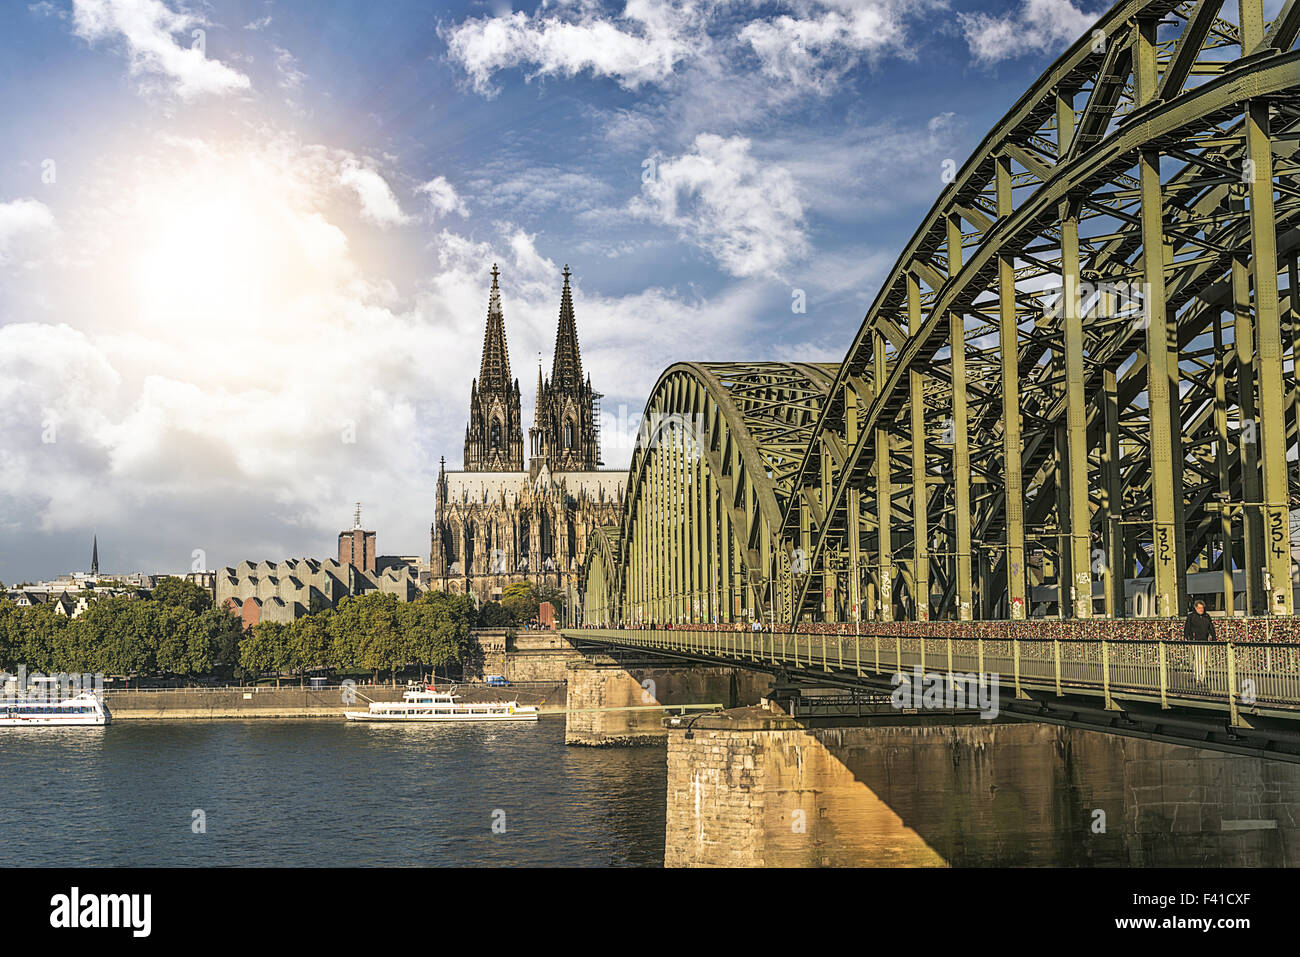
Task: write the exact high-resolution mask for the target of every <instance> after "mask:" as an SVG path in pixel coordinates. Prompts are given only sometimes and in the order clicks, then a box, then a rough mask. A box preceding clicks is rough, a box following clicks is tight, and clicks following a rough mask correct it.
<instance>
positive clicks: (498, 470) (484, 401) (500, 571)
mask: <svg viewBox="0 0 1300 957" xmlns="http://www.w3.org/2000/svg"><path fill="white" fill-rule="evenodd" d="M570 275H571V274H570V272H569V267H568V266H565V267H564V288H563V289H562V290H561V292H560V321H559V327H558V328H557V330H556V333H555V353H554V356H553V358H552V362H551V376H550V378H549V379H543V378H542V370H541V368H540V366H539V368H538V370H537V399H536V405H535V406H534V409H533V425H532V428H530V429H529V430H528V455H529V458H528V463H527V467H525V464H524V436H523V422H522V416H521V413H520V406H519V380H518V379H513V378H511V375H510V353H509V350H508V348H507V346H506V330H505V315H504V312H503V310H502V307H501V290H500V287H499V277H500V271H499V270H498V269H497V267H496V266H493V267H492V288H491V290H490V292H489V293H488V315H487V329H486V330H485V331H484V334H483V358H482V361H481V363H480V365H479V375H478V378H477V379H475V380H474V381H473V382H472V383H471V385H470V394H469V423H468V424H467V425H466V427H465V453H464V459H463V463H464V465H463V468H462V469H461V470H460V471H456V470H450V469H448V468H447V467H446V460H445V459H444V460H443V462H442V465H441V466H440V468H439V470H438V488H437V498H436V503H435V509H434V516H435V517H434V522H433V528H432V530H431V538H432V547H431V550H430V552H431V553H430V565H431V566H432V569H431V571H432V574H431V581H430V586H431V587H432V588H435V589H440V590H443V591H449V592H458V593H466V594H473V595H475V596H476V597H477V599H478V600H479V601H496V600H498V599H500V597H501V594H502V592H503V591H504V590H505V589H506V588H507V587H508V586H509V585H511V584H513V583H514V582H519V581H531V582H533V583H534V584H537V585H551V586H554V587H556V588H558V589H560V590H561V591H562V592H564V593H565V595H566V596H567V597H568V605H569V606H570V607H572V605H573V604H574V602H575V601H576V597H575V596H576V593H577V586H578V580H579V578H580V576H581V573H582V563H583V560H584V558H585V556H586V551H587V541H588V538H589V536H590V535H591V534H592V532H593V531H594V530H595V529H596V528H598V527H599V526H601V525H614V524H617V523H618V520H619V517H620V515H621V514H622V508H623V493H624V483H625V481H626V473H625V472H624V471H623V470H621V469H602V468H600V465H601V459H600V430H599V422H598V419H599V414H600V411H599V405H598V400H599V398H600V393H598V392H596V391H595V390H594V389H593V388H592V385H591V377H590V376H587V377H586V378H584V377H583V373H582V353H581V351H580V349H579V347H578V328H577V322H576V320H575V318H574V311H573V293H572V291H571V290H570V288H569V276H570Z"/></svg>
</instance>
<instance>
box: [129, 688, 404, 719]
mask: <svg viewBox="0 0 1300 957" xmlns="http://www.w3.org/2000/svg"><path fill="white" fill-rule="evenodd" d="M405 690H406V689H405V688H404V687H400V686H399V687H396V688H395V687H393V686H391V685H357V686H356V688H355V693H356V697H355V698H354V700H353V701H352V702H351V703H350V704H347V703H344V700H343V694H342V692H341V690H340V689H339V688H338V687H337V686H335V687H331V688H302V687H299V686H297V685H294V686H289V685H284V686H282V687H280V688H274V687H257V688H231V689H225V688H211V689H209V688H178V689H176V690H166V691H161V690H160V691H110V692H108V693H107V694H106V695H105V696H104V700H105V702H106V703H107V705H108V710H109V712H110V713H111V714H112V715H113V720H114V721H122V720H130V719H133V718H186V719H201V718H330V717H337V718H342V717H343V712H344V711H365V710H366V706H367V704H368V703H369V701H371V700H373V701H400V700H401V699H402V692H403V691H405Z"/></svg>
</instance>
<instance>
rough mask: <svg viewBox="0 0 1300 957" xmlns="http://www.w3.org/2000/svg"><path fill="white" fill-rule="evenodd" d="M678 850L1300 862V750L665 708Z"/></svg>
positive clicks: (802, 859) (952, 719)
mask: <svg viewBox="0 0 1300 957" xmlns="http://www.w3.org/2000/svg"><path fill="white" fill-rule="evenodd" d="M665 724H666V725H668V808H667V833H666V839H665V864H666V865H667V866H669V867H673V866H709V865H717V866H769V867H771V866H777V867H781V866H793V867H802V866H881V867H898V866H937V867H938V866H984V865H1020V866H1026V865H1029V866H1033V865H1041V866H1174V865H1194V864H1195V865H1221V866H1268V867H1285V866H1295V865H1296V864H1300V765H1298V764H1292V763H1287V762H1282V761H1275V760H1269V759H1261V758H1255V757H1247V756H1241V755H1235V754H1226V753H1221V752H1217V751H1209V750H1203V749H1198V748H1194V747H1188V746H1180V745H1173V744H1165V743H1161V742H1157V741H1152V740H1147V739H1142V738H1134V737H1124V736H1120V735H1114V734H1106V733H1102V732H1096V731H1084V730H1078V729H1071V728H1068V727H1061V726H1057V725H1048V724H1040V723H1033V722H1027V721H1017V720H997V721H984V720H981V719H980V718H979V717H978V715H975V714H965V715H963V714H953V713H945V714H935V713H928V714H927V713H920V714H915V715H907V714H898V713H893V714H886V715H877V716H874V717H867V718H857V719H846V720H839V721H837V722H830V723H829V724H823V725H822V726H817V721H816V719H802V718H800V719H794V718H791V717H790V716H789V715H788V714H786V713H784V712H783V711H782V710H781V709H780V708H778V707H777V706H775V705H771V704H767V703H766V702H765V703H764V705H763V706H759V707H742V708H736V709H732V710H728V711H725V712H717V713H712V714H701V715H698V716H695V717H684V718H680V719H673V718H669V719H666V721H665Z"/></svg>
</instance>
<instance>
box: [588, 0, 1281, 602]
mask: <svg viewBox="0 0 1300 957" xmlns="http://www.w3.org/2000/svg"><path fill="white" fill-rule="evenodd" d="M1297 34H1300V0H1287V2H1286V3H1285V5H1284V6H1283V8H1282V11H1281V13H1280V14H1279V15H1278V17H1277V18H1276V20H1274V21H1273V22H1272V23H1268V24H1266V23H1265V21H1264V19H1263V14H1262V5H1261V2H1260V0H1239V3H1238V5H1237V8H1236V10H1235V11H1230V10H1225V9H1224V0H1199V2H1195V3H1192V2H1185V3H1179V2H1173V0H1129V2H1123V3H1120V4H1118V5H1116V6H1115V7H1114V8H1113V9H1111V10H1110V11H1109V12H1108V13H1107V14H1105V15H1104V16H1103V17H1102V18H1101V19H1100V20H1099V21H1098V23H1097V24H1096V26H1095V28H1094V29H1093V30H1092V31H1090V32H1089V34H1088V35H1087V36H1085V37H1083V38H1081V39H1080V40H1079V41H1078V42H1077V43H1075V44H1074V46H1072V47H1071V48H1070V49H1069V50H1068V51H1067V52H1066V53H1065V54H1064V55H1063V56H1062V57H1061V58H1060V59H1059V60H1057V62H1056V63H1055V64H1053V65H1052V67H1051V68H1050V69H1049V70H1048V71H1047V72H1046V73H1045V74H1044V75H1043V76H1042V77H1041V78H1040V79H1039V80H1038V81H1037V82H1036V83H1035V84H1034V85H1033V86H1032V87H1031V88H1030V89H1029V90H1028V91H1027V92H1026V93H1025V94H1024V95H1023V96H1022V97H1021V98H1020V99H1019V100H1018V101H1017V103H1016V104H1015V106H1014V107H1013V108H1012V109H1011V110H1010V112H1008V113H1007V115H1006V116H1005V117H1004V118H1003V119H1002V120H1001V122H999V123H998V124H997V126H995V127H994V129H993V130H991V131H990V132H989V134H988V135H987V136H986V137H985V138H984V140H983V142H982V143H981V144H980V146H979V148H978V149H977V150H976V152H975V153H974V154H973V155H972V156H971V158H970V159H969V160H967V162H966V163H965V164H964V165H963V166H962V168H961V169H960V170H959V171H958V172H957V174H956V176H955V178H954V179H953V181H952V182H951V183H950V184H949V185H948V186H947V188H946V189H945V190H944V192H943V194H942V195H941V196H940V198H939V200H938V201H937V202H936V203H935V205H934V206H933V207H932V209H931V210H930V212H929V214H928V215H927V216H926V218H925V219H924V221H923V222H922V223H921V225H920V227H919V228H918V229H917V231H916V233H915V234H914V235H913V237H912V239H911V240H910V241H909V243H908V244H907V246H906V247H905V248H904V250H903V251H902V253H901V254H900V256H899V258H898V261H897V262H896V264H895V266H894V268H893V269H892V271H891V272H890V274H889V275H888V277H887V278H886V280H885V281H884V283H883V284H882V287H881V292H880V294H879V295H878V296H877V298H876V300H875V302H874V303H873V304H872V307H871V309H870V311H869V312H868V314H867V316H866V318H865V320H864V322H863V324H862V326H861V328H860V329H859V331H858V334H857V335H856V337H855V338H854V340H853V343H852V345H851V347H850V348H849V350H848V353H847V355H846V357H845V359H844V362H843V363H842V364H841V365H840V366H839V368H838V369H837V370H833V371H834V375H833V376H830V375H828V372H827V368H825V367H814V366H793V365H784V364H780V363H753V364H736V365H726V364H680V365H676V366H673V367H672V368H670V369H669V370H668V371H667V372H665V373H664V375H663V376H662V377H661V379H660V381H659V384H658V385H657V386H656V388H655V391H654V394H653V395H652V397H651V401H650V403H649V404H648V405H647V426H648V428H647V429H646V430H645V431H643V435H642V437H641V440H640V441H639V442H638V446H637V450H636V452H635V453H634V455H633V461H632V467H631V472H630V474H629V483H628V498H627V505H626V508H625V514H624V517H623V522H622V525H621V526H620V528H619V531H618V534H617V536H616V537H615V536H612V537H611V545H610V548H609V550H608V554H606V553H605V552H602V553H601V556H600V558H599V560H598V561H596V562H594V563H593V562H589V566H590V573H589V576H588V577H589V578H590V577H592V576H594V575H596V574H597V573H599V574H600V575H601V576H604V579H605V580H603V581H602V582H601V583H599V584H598V585H596V586H595V587H596V588H597V589H599V590H600V594H602V595H610V596H615V600H617V601H620V602H622V605H621V608H620V609H619V610H618V612H617V614H616V615H611V614H610V608H609V606H608V605H602V608H604V612H603V617H602V618H601V619H600V620H602V621H612V620H615V618H617V619H618V620H621V621H624V622H636V621H642V622H667V621H680V620H696V621H707V620H709V619H710V618H717V619H720V620H723V621H727V620H732V619H733V618H735V617H738V616H754V615H759V614H763V615H771V616H772V617H773V618H775V617H777V616H778V615H779V616H780V618H781V619H782V621H793V620H795V619H797V618H804V619H809V618H811V619H818V620H823V621H831V622H833V621H837V620H842V619H845V618H855V619H868V620H871V619H875V620H894V619H898V618H908V619H914V620H926V619H929V618H932V617H953V618H958V619H971V618H991V619H997V618H1003V619H1017V618H1022V617H1026V616H1027V615H1030V614H1043V613H1046V614H1059V615H1061V616H1063V617H1068V616H1074V617H1090V616H1093V615H1105V616H1114V617H1120V616H1124V615H1125V614H1127V613H1128V612H1127V609H1126V603H1125V579H1126V578H1127V579H1132V578H1138V579H1142V578H1145V579H1148V580H1150V582H1151V583H1152V584H1153V585H1154V593H1155V595H1156V607H1155V608H1154V609H1152V610H1153V611H1154V613H1155V614H1157V615H1162V616H1174V615H1179V614H1181V613H1182V612H1183V611H1184V610H1185V602H1186V597H1187V595H1186V592H1187V586H1186V582H1187V577H1186V576H1187V574H1188V570H1189V569H1195V570H1200V571H1217V572H1220V573H1221V574H1222V576H1223V579H1222V581H1223V587H1222V589H1221V591H1222V594H1223V601H1224V602H1225V607H1224V610H1226V611H1228V612H1232V611H1233V610H1234V608H1233V606H1234V600H1235V599H1234V593H1235V592H1236V591H1237V586H1236V585H1235V584H1234V578H1233V572H1234V568H1235V569H1237V570H1238V572H1237V573H1238V574H1239V575H1240V574H1242V573H1244V577H1245V581H1246V587H1245V600H1246V603H1247V607H1246V609H1245V610H1246V612H1247V613H1248V614H1259V613H1274V614H1291V613H1293V611H1294V609H1293V608H1292V588H1291V578H1292V560H1291V541H1290V538H1291V535H1290V529H1289V523H1288V510H1289V509H1290V508H1291V507H1292V505H1293V504H1294V503H1295V502H1296V501H1297V497H1298V496H1297V491H1298V486H1300V483H1298V482H1297V481H1295V480H1294V479H1293V478H1292V477H1291V476H1290V475H1289V473H1288V464H1287V459H1288V453H1289V452H1290V450H1291V446H1292V444H1293V443H1294V442H1295V441H1296V439H1297V436H1300V428H1298V427H1297V421H1298V419H1300V389H1297V388H1296V382H1295V369H1294V363H1295V358H1296V356H1297V355H1298V354H1300V321H1297V320H1296V315H1295V313H1296V308H1295V305H1294V304H1293V302H1292V297H1291V292H1292V291H1293V290H1297V291H1300V276H1298V270H1297V256H1298V255H1300V177H1298V176H1297V172H1298V171H1300V164H1298V163H1297V150H1298V148H1300V53H1297V52H1294V51H1292V49H1291V48H1292V47H1293V46H1294V44H1295V42H1296V39H1297ZM1148 249H1151V250H1158V254H1156V255H1151V256H1147V255H1146V251H1147V250H1148ZM1281 273H1284V274H1286V276H1287V280H1286V283H1285V289H1280V288H1279V287H1280V286H1281V284H1280V283H1279V279H1278V277H1279V274H1281ZM1287 365H1290V366H1291V368H1290V369H1287V368H1286V366H1287ZM692 436H694V438H692ZM684 437H685V439H684ZM683 442H684V444H683ZM692 443H693V445H692ZM679 445H680V446H682V448H680V449H679V448H676V446H679ZM692 447H693V448H694V451H693V452H691V451H688V449H690V448H692ZM1044 593H1046V594H1048V595H1049V596H1050V598H1049V599H1048V600H1044V599H1043V597H1042V596H1043V594H1044ZM593 600H594V599H593ZM1034 606H1037V607H1034ZM591 610H592V611H595V610H596V609H595V607H594V606H593V608H592V609H591ZM590 620H593V621H594V620H595V619H590Z"/></svg>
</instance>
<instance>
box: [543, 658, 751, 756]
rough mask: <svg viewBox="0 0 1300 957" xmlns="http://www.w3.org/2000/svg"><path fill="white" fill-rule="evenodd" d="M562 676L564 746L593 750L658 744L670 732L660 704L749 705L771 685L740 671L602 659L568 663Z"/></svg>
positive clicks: (661, 661) (657, 660)
mask: <svg viewBox="0 0 1300 957" xmlns="http://www.w3.org/2000/svg"><path fill="white" fill-rule="evenodd" d="M565 678H566V681H567V685H568V703H567V706H566V707H567V709H568V713H567V714H566V716H565V722H566V723H565V731H564V742H565V744H578V745H594V746H613V745H621V746H636V745H655V744H657V745H662V744H663V743H664V740H665V739H666V738H667V737H668V729H667V728H666V727H665V725H664V714H665V709H664V708H662V707H659V706H660V705H699V704H714V705H717V706H719V707H722V708H735V707H739V706H742V705H753V704H757V703H758V702H759V701H760V700H761V699H762V698H763V696H764V695H765V694H766V693H767V691H768V689H769V688H770V687H771V684H772V679H771V677H769V676H768V675H765V674H762V673H761V672H754V671H748V670H746V669H744V668H737V667H731V666H719V665H697V664H682V663H677V662H667V661H665V660H664V659H662V658H640V659H623V660H615V659H613V658H610V657H607V656H605V655H596V656H594V657H591V658H589V659H584V660H581V661H573V662H570V663H569V665H568V667H567V669H566V672H565ZM692 713H695V712H690V711H688V712H687V714H688V715H689V714H692Z"/></svg>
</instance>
